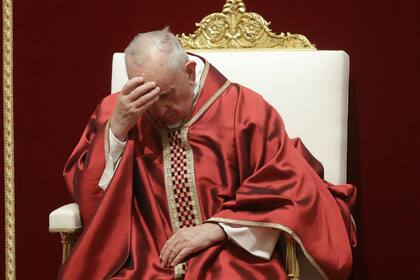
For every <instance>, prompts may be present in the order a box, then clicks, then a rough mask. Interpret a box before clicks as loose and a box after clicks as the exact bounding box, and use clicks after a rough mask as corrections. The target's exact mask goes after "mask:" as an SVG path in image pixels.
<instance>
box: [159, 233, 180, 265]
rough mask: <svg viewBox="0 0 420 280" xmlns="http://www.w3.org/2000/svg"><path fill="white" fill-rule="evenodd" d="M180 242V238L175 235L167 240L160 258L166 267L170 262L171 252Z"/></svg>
mask: <svg viewBox="0 0 420 280" xmlns="http://www.w3.org/2000/svg"><path fill="white" fill-rule="evenodd" d="M179 242H180V241H179V239H178V238H177V237H176V236H175V235H173V236H172V237H171V238H169V240H168V241H166V243H165V245H164V246H163V248H162V253H161V254H160V259H161V260H162V264H163V266H164V267H166V266H167V265H168V264H169V262H168V259H169V257H170V254H171V252H172V251H173V248H174V247H175V246H176V245H177V244H178V243H179Z"/></svg>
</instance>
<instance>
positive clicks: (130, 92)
mask: <svg viewBox="0 0 420 280" xmlns="http://www.w3.org/2000/svg"><path fill="white" fill-rule="evenodd" d="M143 82H144V79H143V78H142V77H134V78H132V79H131V80H129V81H128V82H127V83H126V84H125V85H124V87H123V89H122V90H121V93H120V96H119V98H118V102H117V105H116V107H115V110H114V113H113V114H112V117H111V124H110V126H111V130H112V133H114V135H115V136H116V137H117V138H118V139H119V140H121V141H125V139H126V137H127V134H128V131H129V130H130V129H131V128H132V127H133V126H134V125H135V124H136V122H137V121H138V119H139V118H140V116H141V115H142V114H143V113H144V112H145V111H146V110H147V109H149V107H150V106H152V104H153V103H155V102H156V101H157V100H159V95H158V94H159V91H160V89H159V87H156V83H155V82H147V83H143Z"/></svg>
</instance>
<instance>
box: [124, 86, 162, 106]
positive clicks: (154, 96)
mask: <svg viewBox="0 0 420 280" xmlns="http://www.w3.org/2000/svg"><path fill="white" fill-rule="evenodd" d="M159 91H160V89H159V87H155V88H154V89H152V90H151V91H149V92H148V93H146V94H145V95H143V96H141V97H140V98H138V99H137V100H135V101H133V102H132V104H131V105H132V106H133V107H134V108H136V109H140V108H141V107H143V106H145V105H146V104H147V103H148V102H150V101H153V102H152V103H154V102H156V100H159Z"/></svg>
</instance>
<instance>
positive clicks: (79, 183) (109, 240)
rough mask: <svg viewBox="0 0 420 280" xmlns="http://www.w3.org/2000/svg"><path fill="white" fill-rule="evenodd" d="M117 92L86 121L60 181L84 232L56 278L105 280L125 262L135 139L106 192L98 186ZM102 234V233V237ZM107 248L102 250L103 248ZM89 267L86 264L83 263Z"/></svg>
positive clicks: (129, 221)
mask: <svg viewBox="0 0 420 280" xmlns="http://www.w3.org/2000/svg"><path fill="white" fill-rule="evenodd" d="M117 96H118V95H117V94H113V95H110V96H108V97H106V98H105V99H104V100H103V101H102V102H101V103H100V104H99V105H98V107H97V108H96V110H95V112H94V113H93V114H92V116H91V117H90V119H89V122H88V124H87V126H86V128H85V130H84V133H83V135H82V137H81V139H80V141H79V143H78V144H77V146H76V148H75V149H74V151H73V153H72V155H71V156H70V158H69V160H68V161H67V164H66V166H65V168H64V173H63V175H64V180H65V182H66V184H67V187H68V189H69V191H70V193H71V194H72V196H73V198H74V200H75V202H76V203H78V204H79V208H80V214H81V218H82V223H83V232H82V234H81V236H80V237H79V239H78V241H77V243H76V245H75V247H74V248H73V250H72V251H71V254H70V256H69V258H68V259H67V260H66V262H65V263H64V264H63V265H62V266H61V268H60V272H59V276H58V279H61V280H72V279H108V278H110V277H111V276H112V275H114V274H115V273H116V272H117V271H118V270H119V269H120V267H121V266H122V265H123V263H124V262H125V261H126V260H127V258H128V254H129V249H130V238H131V237H130V234H131V231H130V228H131V209H132V207H131V205H132V187H133V186H132V184H133V182H132V174H133V162H134V161H133V147H134V143H133V140H132V139H130V140H129V141H128V143H127V146H126V151H127V150H128V152H127V153H124V154H123V155H122V157H121V164H122V165H123V166H124V167H125V168H119V169H117V171H116V173H115V177H117V178H116V179H118V180H114V181H112V182H111V183H110V185H109V186H108V189H107V191H106V192H104V191H103V190H102V189H101V188H100V187H99V185H98V184H99V180H100V178H101V175H102V173H103V170H104V167H105V158H106V155H105V154H106V150H107V145H108V144H109V143H108V141H107V140H106V139H107V138H108V137H107V136H108V135H107V131H108V125H107V123H108V120H109V119H110V117H111V115H112V112H113V109H114V107H115V103H116V100H117ZM104 232H106V234H103V233H104ZM105 245H106V246H105ZM86 264H88V265H86Z"/></svg>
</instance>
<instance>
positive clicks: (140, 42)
mask: <svg viewBox="0 0 420 280" xmlns="http://www.w3.org/2000/svg"><path fill="white" fill-rule="evenodd" d="M153 47H155V48H157V49H158V50H159V51H160V52H161V53H162V54H163V55H164V57H166V59H167V62H168V68H170V69H173V70H175V69H183V67H184V65H185V63H187V62H188V56H187V54H186V52H185V51H184V49H183V48H182V46H181V44H180V43H179V40H178V39H177V38H176V37H175V35H174V34H172V33H171V31H170V30H169V27H165V28H164V29H162V30H156V31H150V32H146V33H139V34H138V35H137V36H136V37H134V39H133V40H132V41H131V42H130V44H129V45H128V47H127V48H126V49H125V56H126V59H127V58H128V57H129V56H131V57H133V59H134V62H135V63H136V64H137V65H141V64H143V63H144V62H145V61H147V59H149V58H150V57H151V54H152V51H153Z"/></svg>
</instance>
